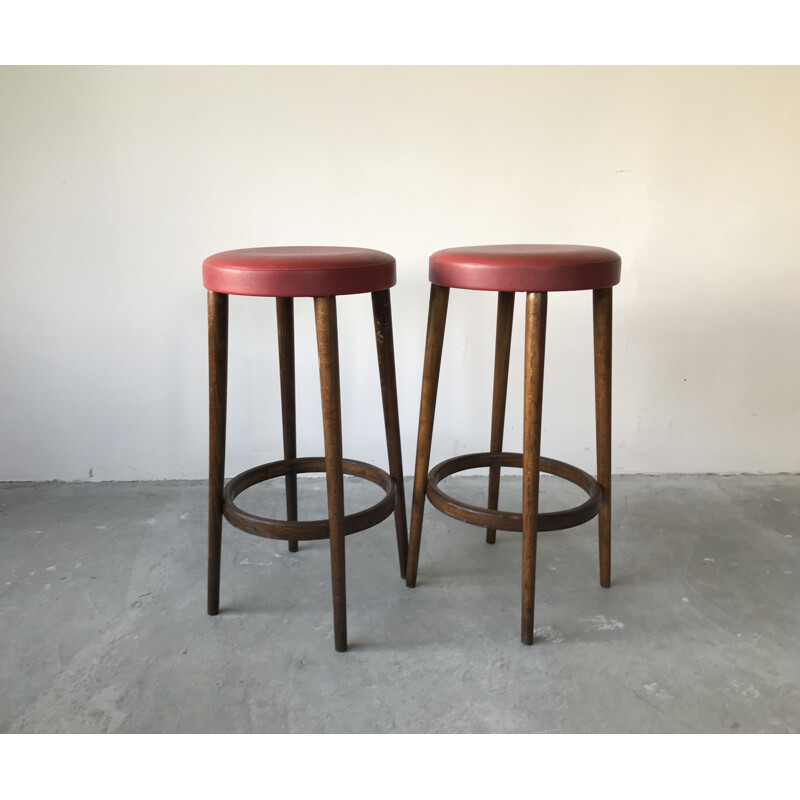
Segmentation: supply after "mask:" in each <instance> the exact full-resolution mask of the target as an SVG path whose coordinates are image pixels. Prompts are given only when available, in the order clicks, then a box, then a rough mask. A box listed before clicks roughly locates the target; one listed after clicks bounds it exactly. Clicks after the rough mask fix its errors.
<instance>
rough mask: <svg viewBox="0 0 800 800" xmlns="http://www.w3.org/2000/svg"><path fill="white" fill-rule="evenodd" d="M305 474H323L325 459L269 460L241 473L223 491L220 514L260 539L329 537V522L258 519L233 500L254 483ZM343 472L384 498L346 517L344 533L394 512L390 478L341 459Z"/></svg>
mask: <svg viewBox="0 0 800 800" xmlns="http://www.w3.org/2000/svg"><path fill="white" fill-rule="evenodd" d="M304 472H325V459H324V458H286V459H283V460H282V461H272V462H270V463H269V464H262V465H261V466H259V467H253V468H252V469H249V470H247V471H246V472H242V473H241V474H239V475H237V476H236V477H235V478H231V480H230V481H228V484H227V485H226V486H225V489H224V490H223V493H222V497H223V500H224V503H223V513H224V514H225V519H227V520H228V522H230V523H231V525H233V526H234V527H236V528H239V529H240V530H243V531H247V533H252V534H254V535H256V536H263V537H265V538H267V539H285V540H290V541H292V540H294V541H310V540H313V539H327V538H329V529H328V520H327V519H313V520H296V521H294V520H285V519H267V518H266V517H259V516H256V515H255V514H251V513H249V512H247V511H244V510H243V509H241V508H239V507H238V506H237V505H236V503H235V502H234V500H235V499H236V497H237V496H238V495H240V494H241V493H242V492H243V491H244V490H245V489H249V488H250V487H251V486H255V485H256V484H257V483H262V482H264V481H268V480H270V479H272V478H280V477H283V476H285V475H298V474H300V473H304ZM342 472H343V473H344V474H345V475H352V476H354V477H356V478H364V479H365V480H368V481H371V482H372V483H375V484H377V485H378V486H380V487H381V488H382V489H383V490H384V492H386V496H385V497H384V498H383V499H382V500H380V501H379V502H378V503H376V504H375V505H373V506H370V507H369V508H365V509H364V510H363V511H358V512H356V513H355V514H346V515H345V518H344V532H345V534H351V533H358V531H363V530H366V529H367V528H371V527H372V526H373V525H377V524H378V523H379V522H383V520H385V519H386V518H387V517H388V516H389V515H390V514H391V513H392V512H393V511H394V507H395V500H396V497H397V487H396V485H395V482H394V480H393V479H392V478H391V476H390V475H389V474H388V473H386V472H384V471H383V470H382V469H379V468H378V467H375V466H373V465H372V464H365V463H364V462H363V461H353V460H352V459H349V458H343V459H342Z"/></svg>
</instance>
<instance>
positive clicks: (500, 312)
mask: <svg viewBox="0 0 800 800" xmlns="http://www.w3.org/2000/svg"><path fill="white" fill-rule="evenodd" d="M515 296H516V295H515V294H514V292H498V293H497V335H496V337H495V350H494V396H493V398H492V435H491V442H490V444H489V450H490V451H491V452H492V453H499V452H501V451H502V449H503V428H504V426H505V419H506V396H507V394H508V363H509V360H510V356H511V328H512V326H513V322H514V297H515ZM499 498H500V464H495V465H493V466H491V467H489V501H488V504H487V505H488V507H489V508H491V509H496V508H497V503H498V500H499ZM496 535H497V534H496V530H495V528H487V529H486V542H487V544H494V543H495V539H496Z"/></svg>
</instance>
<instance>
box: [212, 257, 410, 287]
mask: <svg viewBox="0 0 800 800" xmlns="http://www.w3.org/2000/svg"><path fill="white" fill-rule="evenodd" d="M395 282H396V276H395V261H394V258H392V256H390V255H389V254H388V253H382V252H381V251H380V250H367V249H363V248H360V247H250V248H247V249H244V250H227V251H225V252H224V253H217V254H216V255H213V256H209V257H208V258H207V259H206V260H205V261H204V262H203V285H204V286H205V287H206V289H209V290H210V291H212V292H220V293H222V294H246V295H257V296H260V297H331V296H333V295H337V294H359V293H361V292H379V291H381V290H382V289H389V288H390V287H392V286H394V284H395Z"/></svg>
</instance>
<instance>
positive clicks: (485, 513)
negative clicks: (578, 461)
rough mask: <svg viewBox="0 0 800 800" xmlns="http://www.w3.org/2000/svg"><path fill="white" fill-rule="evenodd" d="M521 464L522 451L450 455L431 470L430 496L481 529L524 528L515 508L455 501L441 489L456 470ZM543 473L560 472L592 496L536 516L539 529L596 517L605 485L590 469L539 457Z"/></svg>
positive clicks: (443, 508) (445, 509) (449, 513)
mask: <svg viewBox="0 0 800 800" xmlns="http://www.w3.org/2000/svg"><path fill="white" fill-rule="evenodd" d="M494 466H500V467H518V468H522V453H471V454H469V455H464V456H456V457H455V458H449V459H448V460H447V461H442V462H441V464H437V465H436V466H435V467H434V468H433V469H432V470H431V471H430V472H429V473H428V499H429V500H430V501H431V503H433V505H434V506H435V507H436V508H438V509H439V511H441V512H442V513H443V514H447V516H448V517H454V518H455V519H458V520H461V521H462V522H468V523H470V524H471V525H480V526H481V527H482V528H498V529H499V530H502V531H521V530H522V514H521V513H515V512H512V511H494V510H492V509H489V508H481V507H480V506H473V505H470V504H469V503H464V502H462V501H461V500H456V499H455V498H453V497H450V496H449V495H447V494H445V493H444V492H443V491H442V490H441V489H440V488H439V485H438V484H439V482H440V481H442V480H444V479H445V478H447V477H448V476H450V475H453V474H455V473H456V472H462V471H463V470H465V469H474V468H475V467H494ZM539 470H540V472H547V473H548V474H550V475H557V476H558V477H559V478H564V479H565V480H568V481H570V482H571V483H574V484H575V485H576V486H580V487H581V489H583V490H584V491H585V492H586V494H588V495H589V499H588V500H586V502H585V503H583V504H582V505H579V506H576V507H575V508H570V509H567V510H566V511H549V512H547V513H544V514H539V515H538V516H537V523H536V528H537V530H540V531H560V530H563V529H564V528H574V527H575V526H576V525H582V524H583V523H584V522H588V521H589V520H590V519H592V518H593V517H596V516H597V513H598V511H599V510H600V504H601V503H602V502H603V487H602V486H600V484H599V483H598V482H597V481H596V480H595V479H594V478H593V477H592V476H591V475H589V474H588V473H587V472H584V471H583V470H581V469H578V468H577V467H573V466H572V465H571V464H565V463H564V462H563V461H556V460H555V459H553V458H540V459H539Z"/></svg>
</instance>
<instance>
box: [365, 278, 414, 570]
mask: <svg viewBox="0 0 800 800" xmlns="http://www.w3.org/2000/svg"><path fill="white" fill-rule="evenodd" d="M372 317H373V320H374V322H375V343H376V345H377V348H378V371H379V372H380V376H381V395H382V397H383V419H384V424H385V426H386V449H387V451H388V454H389V473H390V474H391V476H392V477H393V478H394V482H395V484H396V486H397V501H396V504H395V508H394V526H395V532H396V534H397V556H398V558H399V559H400V577H401V578H405V576H406V563H407V561H408V525H407V523H406V499H405V491H404V489H403V454H402V450H401V447H400V415H399V412H398V409H397V376H396V373H395V364H394V335H393V333H392V302H391V298H390V295H389V290H388V289H384V290H383V291H380V292H373V293H372Z"/></svg>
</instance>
